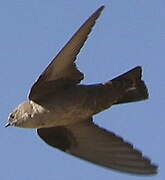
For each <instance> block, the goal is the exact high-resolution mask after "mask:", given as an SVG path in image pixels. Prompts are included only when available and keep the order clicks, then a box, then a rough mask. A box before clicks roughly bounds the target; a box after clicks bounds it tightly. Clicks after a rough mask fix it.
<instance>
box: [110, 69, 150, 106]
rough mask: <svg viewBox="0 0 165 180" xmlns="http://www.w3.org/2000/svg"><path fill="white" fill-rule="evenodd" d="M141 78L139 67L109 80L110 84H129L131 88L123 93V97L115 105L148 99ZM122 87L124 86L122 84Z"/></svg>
mask: <svg viewBox="0 0 165 180" xmlns="http://www.w3.org/2000/svg"><path fill="white" fill-rule="evenodd" d="M141 77H142V68H141V67H140V66H137V67H135V68H134V69H132V70H130V71H128V72H126V73H124V74H122V75H121V76H118V77H117V78H114V79H112V80H111V82H112V83H115V82H120V84H121V82H123V83H125V85H128V84H130V83H131V86H130V87H129V88H128V89H127V90H126V91H125V93H124V95H123V96H122V97H120V98H119V99H118V101H117V102H116V103H115V104H122V103H130V102H136V101H141V100H145V99H147V98H148V96H149V95H148V90H147V87H146V85H145V83H144V81H143V80H141ZM123 85H124V84H123Z"/></svg>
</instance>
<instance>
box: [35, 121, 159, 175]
mask: <svg viewBox="0 0 165 180" xmlns="http://www.w3.org/2000/svg"><path fill="white" fill-rule="evenodd" d="M37 132H38V135H39V136H40V137H41V138H42V139H43V140H44V141H45V142H46V143H47V144H49V145H50V146H53V147H56V148H58V149H60V150H62V151H65V152H67V153H70V154H72V155H74V156H77V157H79V158H81V159H85V160H87V161H90V162H93V163H95V164H98V165H101V166H104V167H107V168H112V169H115V170H118V171H122V172H127V173H133V174H144V175H147V174H155V173H156V170H157V166H155V165H153V164H151V162H150V160H149V159H148V158H146V157H144V156H143V155H142V153H141V152H140V151H138V150H136V149H134V147H133V146H132V145H131V144H129V143H127V142H125V141H124V140H123V139H122V138H121V137H119V136H116V135H115V134H114V133H112V132H108V131H106V130H104V129H102V128H100V127H98V126H97V125H95V124H94V123H93V122H92V121H91V120H88V121H83V122H80V123H77V124H74V125H69V126H65V127H64V126H61V127H52V128H42V129H37Z"/></svg>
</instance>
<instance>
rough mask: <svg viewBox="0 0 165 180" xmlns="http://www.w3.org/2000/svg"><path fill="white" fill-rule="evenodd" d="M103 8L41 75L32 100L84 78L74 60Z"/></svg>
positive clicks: (82, 27) (89, 19) (91, 17)
mask: <svg viewBox="0 0 165 180" xmlns="http://www.w3.org/2000/svg"><path fill="white" fill-rule="evenodd" d="M103 8H104V6H101V7H100V8H99V9H97V10H96V11H95V12H94V13H93V14H92V15H91V16H90V17H89V18H88V19H87V20H86V21H85V23H84V24H83V25H82V26H81V27H80V28H79V30H78V31H77V32H76V33H75V34H74V35H73V36H72V38H71V39H70V40H69V41H68V43H67V44H66V45H65V46H64V47H63V49H62V50H61V51H60V52H59V53H58V54H57V56H56V57H55V58H54V59H53V60H52V62H51V63H50V64H49V65H48V67H47V68H46V69H45V71H44V72H43V73H42V74H41V75H40V77H39V78H38V80H37V81H36V82H35V84H34V85H33V86H32V88H31V91H30V94H29V99H30V100H33V101H35V100H36V99H38V98H39V96H43V95H46V94H48V93H50V91H55V90H56V89H57V88H59V87H63V86H65V85H70V84H77V83H79V82H80V81H81V80H82V79H83V78H84V75H83V73H81V72H80V71H79V70H78V69H77V67H76V64H75V63H74V61H75V60H76V56H77V54H78V53H79V51H80V49H81V48H82V46H83V45H84V43H85V41H86V39H87V37H88V34H89V33H90V32H91V30H92V27H93V26H94V24H95V21H96V19H97V18H98V17H99V15H100V13H101V11H102V10H103Z"/></svg>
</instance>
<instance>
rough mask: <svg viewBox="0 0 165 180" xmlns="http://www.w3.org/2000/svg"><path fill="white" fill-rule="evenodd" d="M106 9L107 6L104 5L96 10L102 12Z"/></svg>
mask: <svg viewBox="0 0 165 180" xmlns="http://www.w3.org/2000/svg"><path fill="white" fill-rule="evenodd" d="M104 8H105V5H102V6H100V7H99V8H98V9H97V10H96V12H100V13H101V12H102V10H103V9H104Z"/></svg>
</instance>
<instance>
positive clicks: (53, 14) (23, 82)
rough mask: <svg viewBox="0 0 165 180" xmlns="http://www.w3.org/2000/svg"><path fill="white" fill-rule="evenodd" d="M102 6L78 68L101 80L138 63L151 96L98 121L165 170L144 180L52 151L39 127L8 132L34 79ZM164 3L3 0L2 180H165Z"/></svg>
mask: <svg viewBox="0 0 165 180" xmlns="http://www.w3.org/2000/svg"><path fill="white" fill-rule="evenodd" d="M103 4H104V5H105V6H106V8H105V9H104V11H103V13H102V15H101V17H100V18H99V19H98V21H97V23H96V25H95V27H94V29H93V31H92V33H91V34H90V37H89V39H88V40H87V42H86V44H85V46H84V47H83V49H82V51H81V52H80V54H79V56H78V59H77V64H78V67H79V69H80V70H81V71H83V72H84V73H85V75H86V76H85V80H84V81H83V83H96V82H104V81H106V80H110V79H111V78H113V77H115V76H117V75H119V74H121V73H124V72H126V71H127V70H129V69H131V68H133V67H135V66H137V65H141V66H142V67H143V69H144V71H143V75H144V76H143V78H144V79H145V82H146V84H147V86H148V89H149V93H150V99H149V100H147V101H144V102H138V103H133V104H127V105H121V106H114V107H113V108H111V109H109V110H106V111H104V112H102V113H100V114H99V115H97V116H95V118H94V119H95V122H96V123H97V124H99V125H100V126H102V127H104V128H106V129H108V130H111V131H113V132H115V133H116V134H118V135H120V136H122V137H123V138H124V139H125V140H127V141H128V142H131V143H133V144H134V145H135V147H136V148H138V149H140V150H141V151H142V152H143V153H144V154H145V155H147V156H148V157H150V158H151V159H152V160H153V162H155V163H156V164H158V165H159V166H160V169H159V174H158V175H155V176H149V177H143V176H132V175H128V174H123V173H119V172H115V171H112V170H108V169H105V168H102V167H99V166H96V165H93V164H91V163H88V162H85V161H82V160H79V159H77V158H74V157H72V156H69V155H67V154H65V153H63V152H60V151H59V150H57V149H53V148H51V147H49V146H47V145H46V144H45V143H44V142H43V141H42V140H40V139H39V137H38V136H37V135H36V132H35V130H29V129H19V128H12V127H11V128H7V129H6V128H4V124H5V123H6V122H7V117H8V113H10V112H11V111H12V110H13V108H15V106H17V105H18V104H19V103H20V102H22V101H25V100H26V99H27V94H28V92H29V89H30V87H31V86H32V84H33V83H34V81H35V79H36V78H37V77H38V76H39V74H40V73H41V72H42V71H43V70H44V68H45V67H46V66H47V64H48V63H49V62H50V60H51V59H52V58H53V57H54V56H55V55H56V54H57V52H58V51H59V50H60V49H61V48H62V47H63V45H64V44H65V43H66V42H67V41H68V40H69V38H70V37H71V36H72V35H73V33H74V32H75V31H76V30H77V29H78V28H79V27H80V25H81V24H82V23H83V22H84V21H85V20H86V19H87V18H88V17H89V16H90V15H91V14H92V13H93V12H94V11H95V10H96V9H97V8H98V7H100V6H101V5H103ZM164 7H165V1H164V0H111V1H109V0H102V1H101V0H90V1H80V0H70V1H66V0H48V1H45V0H28V1H25V0H24V1H23V0H14V1H11V0H10V1H9V0H1V1H0V83H1V87H0V101H1V103H0V179H2V180H19V179H20V180H21V179H22V180H38V179H39V180H45V179H46V180H66V179H67V180H72V179H78V180H100V179H102V180H107V179H111V180H121V179H122V180H139V179H146V180H162V179H164V178H165V156H164V152H165V142H164V136H165V133H164V132H165V130H164V129H165V118H164V107H165V96H164V94H165V93H164V92H165V76H164V66H165V50H164V47H165V9H164Z"/></svg>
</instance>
